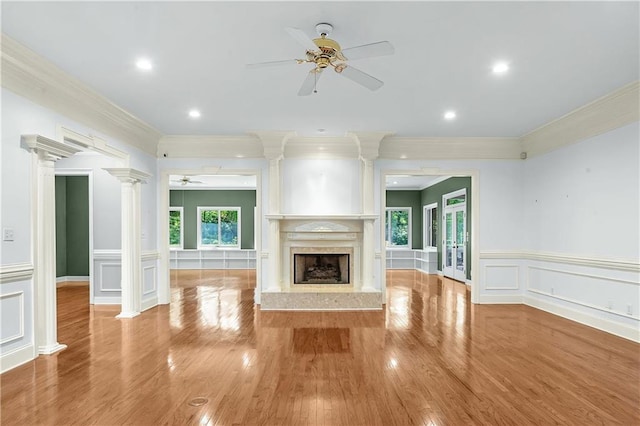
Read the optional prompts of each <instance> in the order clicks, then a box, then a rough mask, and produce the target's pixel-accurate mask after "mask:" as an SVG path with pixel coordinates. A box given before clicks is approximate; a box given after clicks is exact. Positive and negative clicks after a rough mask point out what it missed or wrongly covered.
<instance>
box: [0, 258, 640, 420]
mask: <svg viewBox="0 0 640 426" xmlns="http://www.w3.org/2000/svg"><path fill="white" fill-rule="evenodd" d="M171 276H172V279H173V282H172V289H171V304H170V305H167V306H160V307H156V308H154V309H151V310H149V311H146V312H144V313H143V314H141V315H140V316H139V317H136V318H134V319H128V320H120V319H116V318H115V315H116V314H117V313H118V312H119V307H117V306H90V305H89V304H88V300H89V295H88V288H87V287H86V286H85V287H74V286H65V287H60V288H58V290H57V291H58V320H59V327H58V335H59V341H60V342H62V343H65V344H68V345H69V348H68V349H66V350H64V351H62V352H59V353H57V354H55V355H52V356H41V357H39V358H37V359H36V360H34V361H33V362H30V363H28V364H25V365H23V366H20V367H18V368H16V369H14V370H12V371H9V372H7V373H5V374H3V375H2V376H0V386H1V387H0V391H1V414H0V415H1V418H0V420H1V424H3V425H32V424H52V425H53V424H56V425H67V424H82V425H120V424H132V425H145V424H150V425H151V424H153V425H157V424H175V425H188V424H199V425H225V426H226V425H332V426H334V425H347V426H352V425H367V426H369V425H385V426H386V425H411V424H416V425H429V424H431V425H443V424H447V425H458V424H465V425H466V424H478V425H485V424H486V425H502V424H504V425H527V424H531V425H546V424H568V425H591V424H594V425H595V424H624V425H632V424H633V425H636V424H640V345H638V344H636V343H633V342H630V341H627V340H624V339H621V338H618V337H616V336H612V335H610V334H607V333H604V332H601V331H598V330H595V329H592V328H589V327H585V326H583V325H580V324H577V323H575V322H572V321H569V320H566V319H563V318H560V317H557V316H554V315H551V314H548V313H545V312H542V311H539V310H536V309H533V308H530V307H527V306H522V305H497V306H487V305H472V304H471V303H470V294H469V291H468V290H467V288H466V286H464V285H463V284H460V283H457V282H455V281H451V280H448V279H443V278H441V277H437V276H428V275H425V274H421V273H418V272H415V271H389V272H388V276H387V284H388V295H387V304H386V306H385V310H383V311H380V312H371V311H361V312H272V311H265V312H263V311H260V310H259V307H255V306H254V304H253V291H254V290H253V289H254V287H255V273H252V272H251V271H226V272H219V273H216V272H211V271H200V270H198V271H172V273H171ZM198 397H201V398H206V400H207V401H206V403H204V404H203V405H199V406H194V405H190V403H193V401H194V399H195V398H198Z"/></svg>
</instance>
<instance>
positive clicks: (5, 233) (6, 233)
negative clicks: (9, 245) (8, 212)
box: [2, 228, 13, 241]
mask: <svg viewBox="0 0 640 426" xmlns="http://www.w3.org/2000/svg"><path fill="white" fill-rule="evenodd" d="M2 241H13V228H2Z"/></svg>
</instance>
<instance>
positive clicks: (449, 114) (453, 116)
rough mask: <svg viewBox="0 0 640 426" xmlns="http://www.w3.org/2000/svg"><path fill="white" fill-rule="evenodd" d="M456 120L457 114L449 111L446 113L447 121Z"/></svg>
mask: <svg viewBox="0 0 640 426" xmlns="http://www.w3.org/2000/svg"><path fill="white" fill-rule="evenodd" d="M454 118H456V112H455V111H447V112H445V113H444V119H445V120H453V119H454Z"/></svg>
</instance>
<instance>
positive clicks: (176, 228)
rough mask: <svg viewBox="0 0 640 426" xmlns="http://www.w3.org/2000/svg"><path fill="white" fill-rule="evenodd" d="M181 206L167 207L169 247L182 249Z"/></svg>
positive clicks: (182, 222) (182, 224) (182, 226)
mask: <svg viewBox="0 0 640 426" xmlns="http://www.w3.org/2000/svg"><path fill="white" fill-rule="evenodd" d="M182 217H183V210H182V207H169V248H170V249H174V250H179V249H182V248H183V247H184V246H183V244H184V221H183V220H182Z"/></svg>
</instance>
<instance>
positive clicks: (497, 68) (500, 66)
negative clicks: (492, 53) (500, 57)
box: [491, 62, 509, 74]
mask: <svg viewBox="0 0 640 426" xmlns="http://www.w3.org/2000/svg"><path fill="white" fill-rule="evenodd" d="M491 70H492V71H493V73H494V74H504V73H506V72H507V71H509V64H508V63H506V62H496V63H495V64H493V68H491Z"/></svg>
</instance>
